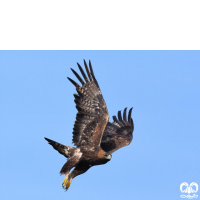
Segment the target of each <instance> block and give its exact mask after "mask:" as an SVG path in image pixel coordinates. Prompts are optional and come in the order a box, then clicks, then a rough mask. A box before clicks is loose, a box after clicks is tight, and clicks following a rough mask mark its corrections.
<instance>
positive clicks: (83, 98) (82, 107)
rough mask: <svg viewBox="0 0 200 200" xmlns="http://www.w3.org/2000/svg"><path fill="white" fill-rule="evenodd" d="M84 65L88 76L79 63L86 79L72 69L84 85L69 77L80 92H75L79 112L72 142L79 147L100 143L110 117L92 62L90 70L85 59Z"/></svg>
mask: <svg viewBox="0 0 200 200" xmlns="http://www.w3.org/2000/svg"><path fill="white" fill-rule="evenodd" d="M84 65H85V69H86V73H87V76H88V77H87V76H86V74H85V72H84V70H83V69H82V67H81V66H80V65H79V64H78V67H79V70H80V72H81V74H82V76H83V78H84V80H85V81H84V80H83V79H82V78H81V77H80V76H79V75H78V73H77V72H75V71H74V70H72V72H73V73H74V75H75V76H76V77H77V78H78V80H79V81H80V82H81V84H82V86H80V85H79V84H78V83H76V82H75V81H74V80H72V79H70V78H68V79H69V80H70V81H71V82H72V84H73V85H74V86H75V87H76V91H77V92H78V94H74V97H75V100H74V101H75V103H76V108H77V110H78V113H77V115H76V121H75V124H74V128H73V139H72V142H73V143H74V144H75V145H76V146H77V147H81V146H96V145H100V142H101V138H102V135H103V132H104V129H105V127H106V124H107V122H108V119H109V114H108V110H107V107H106V103H105V101H104V99H103V96H102V94H101V91H100V88H99V85H98V83H97V80H96V78H95V75H94V72H93V69H92V65H91V62H90V61H89V68H90V70H89V69H88V66H87V64H86V62H85V61H84Z"/></svg>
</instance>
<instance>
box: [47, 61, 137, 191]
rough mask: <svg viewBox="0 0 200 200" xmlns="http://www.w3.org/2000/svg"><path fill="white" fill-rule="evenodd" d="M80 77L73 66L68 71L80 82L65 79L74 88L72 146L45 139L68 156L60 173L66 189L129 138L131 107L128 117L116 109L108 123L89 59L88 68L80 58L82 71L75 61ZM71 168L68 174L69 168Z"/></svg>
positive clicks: (107, 157) (107, 116) (102, 161)
mask: <svg viewBox="0 0 200 200" xmlns="http://www.w3.org/2000/svg"><path fill="white" fill-rule="evenodd" d="M77 65H78V68H79V70H80V72H81V74H82V76H83V78H81V76H80V75H79V74H78V73H77V72H76V71H75V70H73V69H71V70H72V72H73V73H74V75H75V76H76V77H77V79H78V80H79V81H80V83H81V86H80V85H79V84H78V83H76V82H75V81H74V80H72V79H71V78H68V79H69V81H70V82H71V83H72V84H73V85H74V86H75V87H76V91H77V93H78V94H74V98H75V99H74V101H75V104H76V108H77V110H78V113H77V115H76V121H75V123H74V128H73V139H72V142H73V144H74V145H75V146H76V148H74V147H69V146H66V145H62V144H60V143H57V142H55V141H53V140H50V139H48V138H45V139H46V140H47V141H48V142H49V144H50V145H52V146H53V148H54V149H56V150H57V151H58V152H59V153H61V154H62V155H64V156H65V157H67V158H68V160H67V162H66V163H65V164H64V166H63V167H62V169H61V171H60V173H61V174H65V179H64V181H63V188H65V189H66V190H67V189H68V188H69V186H70V184H71V181H72V179H73V178H74V177H76V176H78V175H80V174H83V173H84V172H86V171H87V170H88V169H89V168H90V167H92V166H94V165H101V164H105V163H107V162H108V161H110V159H111V154H112V153H113V152H114V151H116V150H118V149H119V148H122V147H124V146H126V145H128V144H130V142H131V141H132V137H133V136H132V133H133V130H134V124H133V120H132V118H131V112H132V108H131V109H130V110H129V113H128V119H127V114H126V110H127V108H125V109H124V112H123V117H122V115H121V111H118V119H117V117H116V116H113V120H114V121H113V122H112V123H111V122H108V119H109V114H108V110H107V106H106V103H105V101H104V98H103V96H102V93H101V90H100V87H99V84H98V82H97V80H96V78H95V75H94V72H93V69H92V65H91V62H90V61H89V68H88V66H87V64H86V62H85V60H84V66H85V70H86V73H85V72H84V70H83V69H82V67H81V66H80V65H79V64H78V63H77ZM73 167H75V168H74V170H73V171H72V172H71V173H70V174H69V172H70V170H71V169H72V168H73Z"/></svg>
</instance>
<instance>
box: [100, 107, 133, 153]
mask: <svg viewBox="0 0 200 200" xmlns="http://www.w3.org/2000/svg"><path fill="white" fill-rule="evenodd" d="M126 110H127V108H125V109H124V112H123V119H122V115H121V111H118V119H117V117H116V116H113V120H114V122H112V123H110V122H108V124H107V126H106V128H105V131H104V133H103V137H102V141H101V148H102V149H103V150H104V151H106V152H109V153H113V152H114V151H116V150H118V149H120V148H122V147H124V146H127V145H129V144H130V143H131V141H132V139H133V135H132V133H133V130H134V123H133V119H132V118H131V112H132V108H131V109H130V110H129V113H128V120H127V116H126Z"/></svg>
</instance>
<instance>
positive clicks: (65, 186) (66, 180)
mask: <svg viewBox="0 0 200 200" xmlns="http://www.w3.org/2000/svg"><path fill="white" fill-rule="evenodd" d="M71 182H72V178H70V179H68V176H65V178H64V181H63V183H62V187H63V188H64V189H65V190H66V191H67V190H68V189H69V187H70V185H71Z"/></svg>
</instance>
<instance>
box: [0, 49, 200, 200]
mask: <svg viewBox="0 0 200 200" xmlns="http://www.w3.org/2000/svg"><path fill="white" fill-rule="evenodd" d="M83 59H86V61H87V62H88V60H89V59H90V60H91V62H92V65H93V69H94V73H95V75H96V78H97V80H98V82H99V85H100V87H101V90H102V93H103V96H104V99H105V101H106V104H107V107H108V110H109V114H110V116H113V115H115V114H117V111H118V110H123V109H124V108H125V107H128V108H130V107H132V106H133V107H134V108H133V113H132V117H133V120H134V124H135V131H134V137H133V141H132V143H131V144H130V145H129V146H127V147H125V148H122V149H120V150H118V151H117V152H115V153H114V154H113V156H112V160H111V161H110V162H108V163H107V164H106V165H101V166H95V167H92V168H91V169H90V170H89V171H87V172H86V173H85V174H83V175H81V176H78V177H76V178H75V179H74V180H73V182H72V184H71V187H70V188H69V190H68V191H67V192H64V190H63V189H62V186H61V185H62V181H63V178H64V176H60V175H59V171H60V169H61V167H62V166H63V164H64V163H65V161H66V158H65V157H64V156H62V155H60V154H59V153H58V152H57V151H55V150H54V149H53V148H52V147H51V146H50V145H48V143H47V142H46V141H45V140H44V137H48V138H50V139H53V140H55V141H58V142H60V143H63V144H66V145H71V141H72V129H73V124H74V120H75V116H76V112H77V111H76V109H75V104H74V102H73V93H75V87H74V86H73V85H72V84H71V83H70V82H69V81H68V80H67V78H66V77H71V78H73V79H74V78H75V76H74V75H73V73H72V72H71V70H70V68H73V69H75V70H76V71H78V67H77V65H76V62H79V63H80V64H81V65H82V66H83ZM110 120H111V121H112V118H111V117H110ZM0 168H1V170H0V199H2V200H10V199H15V200H27V199H29V200H35V199H38V200H40V199H41V200H43V199H48V200H55V199H70V200H73V199H88V200H90V199H92V200H94V199H95V200H100V199H101V200H102V199H108V198H110V199H115V200H118V199H120V200H121V199H137V200H147V199H148V200H149V199H153V200H155V199H163V200H165V199H166V200H168V199H181V198H180V195H181V192H180V189H179V187H180V184H181V183H182V182H188V183H189V184H190V183H191V182H196V183H198V184H199V185H200V51H0ZM198 193H199V192H198ZM198 193H197V194H198ZM198 195H200V194H198ZM199 198H200V197H199Z"/></svg>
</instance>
